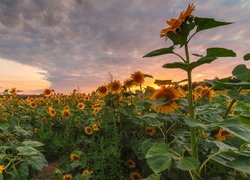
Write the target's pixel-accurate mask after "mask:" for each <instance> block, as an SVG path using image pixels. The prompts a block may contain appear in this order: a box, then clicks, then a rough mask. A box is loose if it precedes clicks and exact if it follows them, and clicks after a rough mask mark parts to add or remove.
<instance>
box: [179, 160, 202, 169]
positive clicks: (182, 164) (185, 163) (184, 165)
mask: <svg viewBox="0 0 250 180" xmlns="http://www.w3.org/2000/svg"><path fill="white" fill-rule="evenodd" d="M199 165H200V162H199V160H198V159H196V158H194V157H184V158H182V159H181V160H180V161H178V163H177V165H176V167H177V168H178V169H181V170H184V171H188V170H195V169H197V168H198V167H199Z"/></svg>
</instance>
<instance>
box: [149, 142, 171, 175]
mask: <svg viewBox="0 0 250 180" xmlns="http://www.w3.org/2000/svg"><path fill="white" fill-rule="evenodd" d="M168 150H169V147H168V145H167V144H164V143H155V144H154V145H153V146H152V147H151V148H150V149H149V150H148V152H147V154H146V159H147V163H148V165H149V167H150V168H151V169H152V170H153V172H154V173H159V172H162V171H164V170H166V169H168V168H169V167H170V166H171V164H172V159H171V154H170V153H169V151H168Z"/></svg>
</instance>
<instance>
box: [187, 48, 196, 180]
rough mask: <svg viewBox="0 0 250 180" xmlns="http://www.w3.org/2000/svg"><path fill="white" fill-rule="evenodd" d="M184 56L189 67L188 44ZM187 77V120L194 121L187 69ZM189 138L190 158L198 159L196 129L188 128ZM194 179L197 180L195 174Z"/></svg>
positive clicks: (190, 85) (189, 74) (190, 79)
mask: <svg viewBox="0 0 250 180" xmlns="http://www.w3.org/2000/svg"><path fill="white" fill-rule="evenodd" d="M185 55H186V63H187V64H188V65H189V64H190V58H189V52H188V43H186V44H185ZM187 76H188V104H189V119H191V120H192V119H194V118H195V113H194V104H193V93H192V91H193V88H192V70H190V69H188V70H187ZM190 137H191V152H192V157H194V158H197V159H198V152H197V148H196V143H197V142H196V128H195V127H191V128H190ZM193 175H194V179H197V178H198V177H196V175H195V173H194V174H193Z"/></svg>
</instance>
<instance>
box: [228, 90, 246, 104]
mask: <svg viewBox="0 0 250 180" xmlns="http://www.w3.org/2000/svg"><path fill="white" fill-rule="evenodd" d="M228 96H230V97H231V98H233V99H236V100H238V101H243V102H245V103H250V94H240V93H239V92H238V91H236V90H234V91H229V92H228Z"/></svg>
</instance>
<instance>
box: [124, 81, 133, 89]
mask: <svg viewBox="0 0 250 180" xmlns="http://www.w3.org/2000/svg"><path fill="white" fill-rule="evenodd" d="M123 86H125V87H127V88H129V89H130V88H131V87H132V86H133V80H132V79H126V80H125V81H124V82H123Z"/></svg>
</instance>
